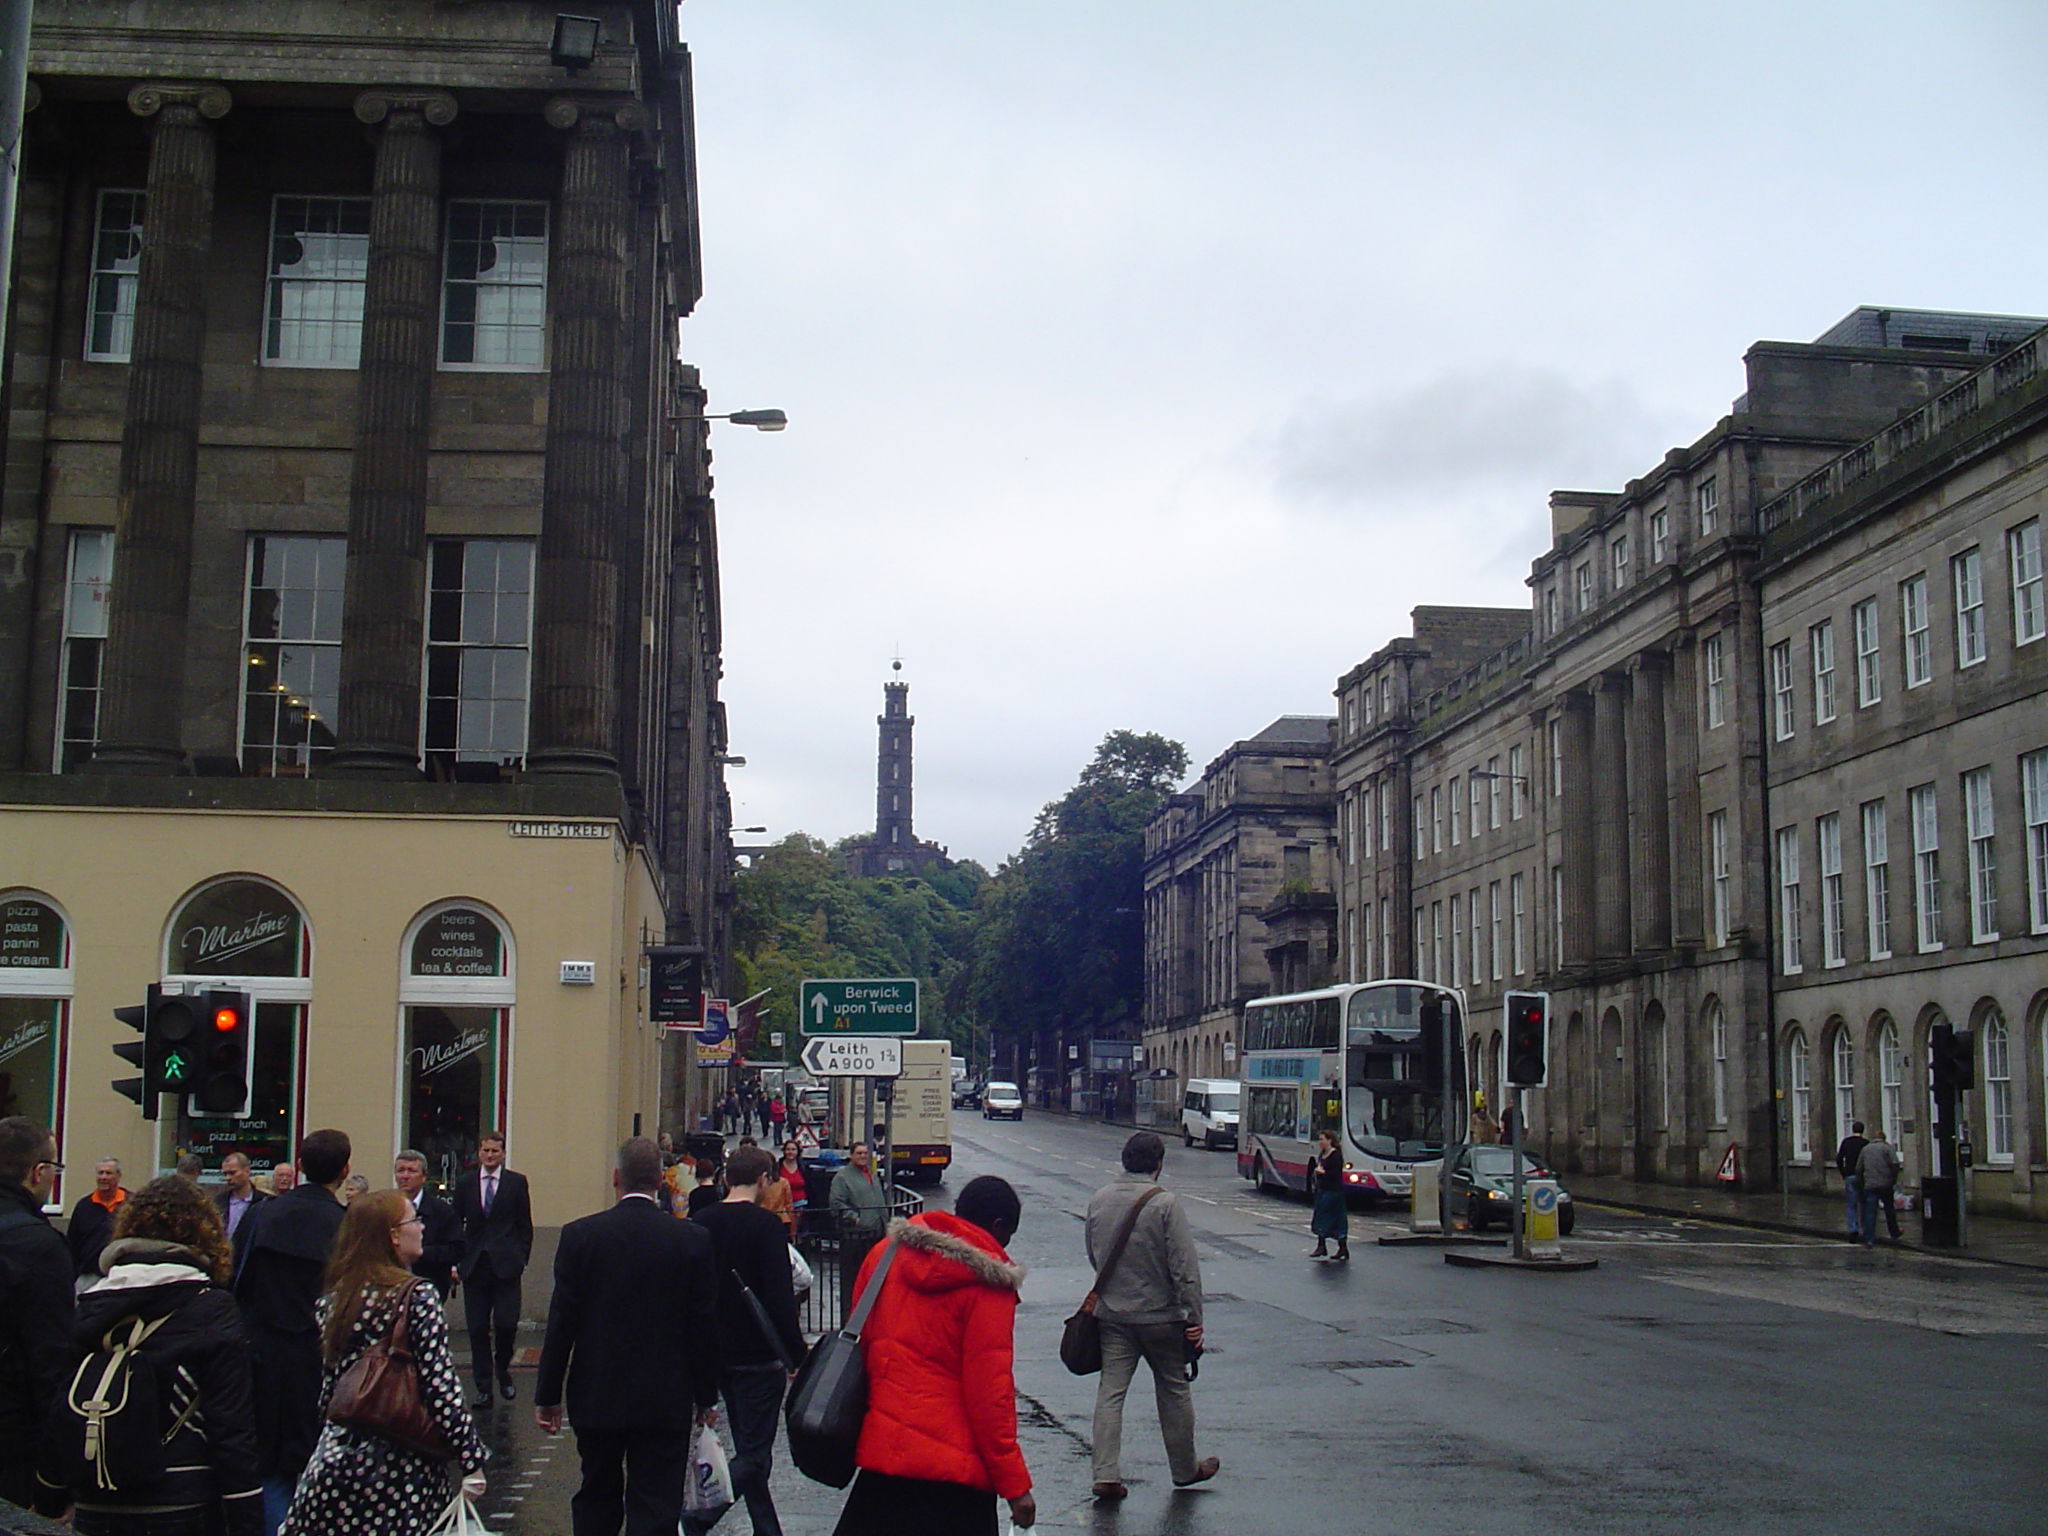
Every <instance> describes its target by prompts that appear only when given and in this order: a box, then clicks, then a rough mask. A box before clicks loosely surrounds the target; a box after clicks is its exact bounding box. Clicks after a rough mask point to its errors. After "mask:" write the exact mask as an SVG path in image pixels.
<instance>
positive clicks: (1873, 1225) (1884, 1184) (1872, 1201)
mask: <svg viewBox="0 0 2048 1536" xmlns="http://www.w3.org/2000/svg"><path fill="white" fill-rule="evenodd" d="M1904 1166H1905V1164H1904V1162H1903V1161H1902V1160H1901V1159H1900V1157H1899V1151H1898V1148H1896V1147H1894V1146H1893V1145H1892V1144H1891V1143H1890V1142H1888V1141H1886V1140H1885V1139H1884V1128H1883V1127H1882V1126H1880V1127H1879V1128H1878V1129H1876V1130H1874V1131H1872V1132H1871V1133H1870V1144H1869V1145H1868V1146H1866V1147H1865V1148H1864V1149H1863V1151H1862V1152H1861V1153H1860V1154H1859V1155H1858V1156H1857V1159H1856V1175H1857V1177H1858V1178H1859V1179H1860V1180H1861V1181H1862V1183H1863V1246H1864V1247H1866V1248H1875V1247H1876V1246H1877V1208H1878V1207H1879V1206H1883V1207H1884V1218H1885V1225H1886V1226H1887V1227H1888V1228H1889V1229H1890V1231H1891V1238H1892V1241H1893V1242H1895V1243H1896V1242H1897V1241H1898V1240H1899V1213H1898V1210H1897V1208H1896V1207H1894V1206H1893V1204H1892V1191H1893V1190H1894V1189H1896V1188H1897V1187H1898V1183H1899V1171H1900V1170H1901V1169H1902V1168H1903V1167H1904Z"/></svg>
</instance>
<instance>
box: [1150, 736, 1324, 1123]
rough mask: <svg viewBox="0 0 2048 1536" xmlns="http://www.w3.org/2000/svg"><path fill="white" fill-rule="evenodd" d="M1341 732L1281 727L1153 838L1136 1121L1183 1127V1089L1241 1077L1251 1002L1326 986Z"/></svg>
mask: <svg viewBox="0 0 2048 1536" xmlns="http://www.w3.org/2000/svg"><path fill="white" fill-rule="evenodd" d="M1333 724H1334V722H1333V721H1331V720H1329V719H1327V718H1325V717H1322V716H1315V715H1283V716H1281V717H1280V718H1279V719H1278V720H1275V721H1274V722H1273V723H1272V724H1271V725H1269V726H1267V727H1266V728H1265V729H1264V730H1263V731H1260V732H1259V733H1258V734H1257V735H1256V736H1251V737H1248V738H1247V739H1245V740H1243V741H1240V742H1236V743H1234V744H1232V745H1231V746H1230V747H1229V748H1228V749H1226V750H1225V751H1224V752H1223V753H1222V754H1220V755H1219V756H1218V757H1217V758H1216V759H1215V760H1214V761H1213V762H1211V763H1210V764H1209V766H1208V767H1206V768H1205V769H1203V770H1202V776H1201V777H1200V778H1199V779H1197V780H1196V781H1195V783H1194V785H1193V786H1192V787H1190V788H1189V789H1188V790H1186V791H1184V792H1183V793H1181V794H1177V795H1174V796H1172V797H1171V798H1170V799H1169V800H1168V801H1167V802H1166V804H1165V805H1164V806H1162V807H1161V808H1160V810H1159V812H1158V814H1156V815H1155V816H1154V817H1153V818H1152V821H1151V823H1150V825H1148V826H1147V827H1146V829H1145V867H1144V882H1145V898H1144V899H1145V1015H1144V1045H1145V1063H1144V1065H1145V1068H1146V1071H1147V1073H1148V1074H1149V1075H1147V1076H1143V1077H1141V1078H1140V1079H1139V1086H1140V1087H1141V1088H1142V1089H1143V1090H1145V1091H1144V1093H1143V1094H1141V1095H1140V1096H1139V1100H1138V1104H1137V1109H1138V1113H1139V1114H1140V1116H1141V1118H1156V1119H1158V1120H1159V1121H1161V1122H1162V1123H1167V1122H1177V1120H1178V1105H1179V1103H1180V1090H1181V1085H1182V1084H1183V1083H1185V1082H1186V1081H1187V1079H1189V1078H1191V1077H1235V1076H1236V1075H1237V1041H1238V1028H1237V1026H1238V1015H1239V1013H1240V1012H1241V1010H1242V1009H1243V1007H1244V1003H1245V1000H1246V999H1247V998H1252V997H1261V996H1264V995H1266V994H1267V993H1269V992H1273V991H1276V990H1295V989H1299V988H1301V987H1308V986H1321V985H1323V984H1324V983H1326V982H1327V981H1328V980H1330V978H1331V974H1332V965H1333V962H1334V960H1335V957H1336V932H1335V918H1336V904H1335V901H1334V900H1333V898H1332V894H1331V890H1332V879H1333V875H1334V868H1333V855H1334V849H1333V846H1332V824H1331V816H1332V807H1333V804H1334V802H1333V800H1332V797H1331V786H1330V737H1331V727H1332V726H1333Z"/></svg>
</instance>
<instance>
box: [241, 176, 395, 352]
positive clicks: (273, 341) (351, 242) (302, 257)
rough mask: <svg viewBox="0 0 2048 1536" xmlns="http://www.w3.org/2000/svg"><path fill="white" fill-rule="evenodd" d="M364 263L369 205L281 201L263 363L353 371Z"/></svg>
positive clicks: (360, 200) (273, 235) (274, 221)
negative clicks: (317, 365) (267, 361)
mask: <svg viewBox="0 0 2048 1536" xmlns="http://www.w3.org/2000/svg"><path fill="white" fill-rule="evenodd" d="M369 257H370V200H369V199H368V198H366V197H280V198H278V199H277V200H276V201H275V203H274V204H273V205H272V210H271V232H270V285H269V294H268V303H269V317H268V320H267V323H266V327H265V339H264V353H263V355H264V357H265V358H266V359H268V360H269V361H272V362H288V363H310V364H326V365H330V366H339V367H354V366H355V363H356V358H357V356H358V354H359V352H360V350H361V346H362V330H363V284H364V281H365V279H366V278H367V276H368V274H369Z"/></svg>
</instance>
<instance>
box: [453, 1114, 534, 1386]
mask: <svg viewBox="0 0 2048 1536" xmlns="http://www.w3.org/2000/svg"><path fill="white" fill-rule="evenodd" d="M476 1163H477V1165H476V1167H475V1168H473V1169H471V1170H470V1171H469V1172H468V1173H465V1174H464V1175H463V1176H462V1181H461V1182H460V1183H459V1184H457V1185H456V1186H455V1214H456V1215H457V1216H459V1217H460V1218H461V1219H462V1264H461V1268H460V1271H459V1273H460V1274H461V1276H462V1287H463V1299H464V1308H465V1311H466V1313H467V1315H468V1320H469V1348H470V1354H471V1355H472V1356H473V1357H474V1359H475V1361H476V1401H475V1402H474V1403H473V1404H471V1406H472V1407H475V1408H488V1407H490V1406H491V1379H492V1377H493V1375H495V1376H496V1378H497V1383H498V1390H499V1391H500V1392H502V1393H504V1394H505V1400H506V1401H507V1402H510V1401H511V1400H512V1399H513V1398H515V1397H517V1396H518V1395H519V1394H518V1392H517V1391H516V1390H515V1389H514V1388H513V1386H512V1345H513V1342H514V1341H515V1340H516V1339H517V1338H518V1337H519V1277H520V1276H521V1275H523V1274H525V1273H526V1261H527V1260H528V1259H529V1258H531V1257H532V1256H533V1204H532V1200H531V1198H530V1196H529V1194H528V1191H527V1187H526V1175H525V1174H523V1173H514V1172H513V1171H512V1170H511V1169H510V1168H507V1167H506V1166H505V1137H504V1135H503V1133H502V1132H499V1131H485V1132H484V1134H483V1136H482V1138H481V1139H480V1140H479V1141H478V1142H477V1148H476Z"/></svg>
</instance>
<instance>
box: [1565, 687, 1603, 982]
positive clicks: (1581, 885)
mask: <svg viewBox="0 0 2048 1536" xmlns="http://www.w3.org/2000/svg"><path fill="white" fill-rule="evenodd" d="M1558 714H1559V718H1560V722H1561V724H1562V726H1563V728H1564V736H1563V740H1562V741H1561V743H1560V744H1559V745H1560V750H1561V753H1562V755H1563V758H1564V764H1563V767H1564V772H1563V775H1562V777H1563V779H1564V783H1563V786H1562V788H1563V790H1564V793H1563V796H1562V797H1561V798H1562V799H1563V800H1564V806H1563V811H1562V817H1561V819H1562V821H1563V824H1564V847H1563V850H1562V851H1563V854H1564V859H1563V864H1564V956H1563V962H1564V964H1565V965H1566V966H1578V965H1584V964H1585V963H1586V962H1587V961H1588V960H1591V959H1592V958H1593V939H1594V925H1593V884H1594V878H1595V877H1594V871H1595V869H1596V867H1597V865H1596V862H1595V854H1594V818H1593V785H1594V768H1593V700H1592V698H1591V697H1590V696H1589V695H1588V694H1586V693H1585V692H1583V691H1574V692H1572V693H1568V694H1566V695H1565V696H1564V697H1563V698H1561V699H1560V700H1558Z"/></svg>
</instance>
